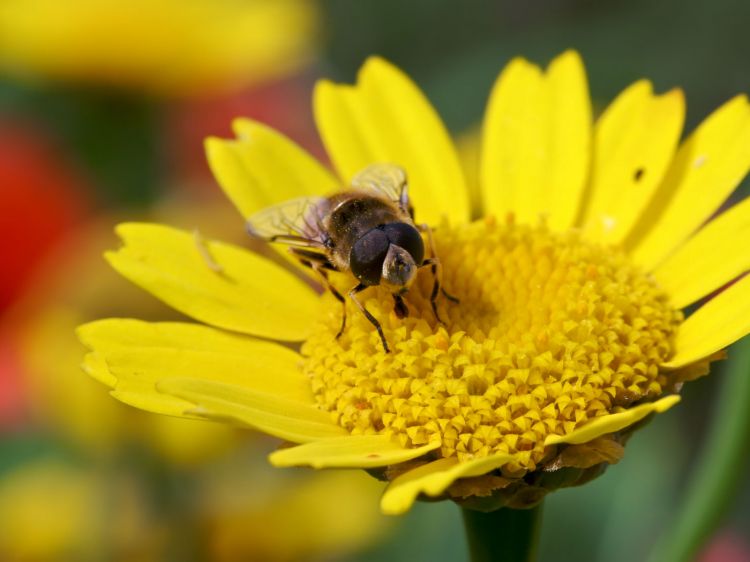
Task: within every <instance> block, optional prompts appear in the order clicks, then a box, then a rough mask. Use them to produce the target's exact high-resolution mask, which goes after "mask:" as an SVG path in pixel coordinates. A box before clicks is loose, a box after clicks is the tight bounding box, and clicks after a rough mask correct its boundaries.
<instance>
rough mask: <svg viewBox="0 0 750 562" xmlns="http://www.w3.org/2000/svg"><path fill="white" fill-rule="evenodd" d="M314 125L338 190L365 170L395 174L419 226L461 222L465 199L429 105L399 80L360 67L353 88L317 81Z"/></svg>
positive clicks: (370, 63) (376, 66)
mask: <svg viewBox="0 0 750 562" xmlns="http://www.w3.org/2000/svg"><path fill="white" fill-rule="evenodd" d="M313 106H314V111H315V120H316V122H317V124H318V129H319V130H320V134H321V137H322V138H323V143H324V144H325V146H326V149H327V150H328V154H329V155H330V156H331V160H332V161H333V164H334V165H335V167H336V169H337V170H338V172H339V174H340V175H341V177H342V178H343V180H344V182H345V183H347V184H348V183H349V182H351V180H352V178H353V177H354V175H355V174H356V173H357V172H359V171H361V170H362V169H363V168H365V167H366V166H368V165H369V164H373V163H379V162H383V163H393V164H398V165H400V166H402V167H403V168H404V169H405V170H406V173H407V175H408V179H409V193H410V196H411V199H412V202H413V203H414V207H415V209H416V218H417V221H419V222H429V223H432V224H435V223H438V222H439V221H440V219H441V217H442V216H444V215H445V216H447V217H448V218H450V219H452V220H455V221H457V222H465V221H466V220H468V218H469V197H468V193H467V190H466V185H465V182H464V176H463V172H462V170H461V166H460V164H459V160H458V155H457V154H456V150H455V147H454V146H453V141H452V140H451V138H450V136H449V134H448V131H447V130H446V128H445V126H444V125H443V123H442V121H441V120H440V117H439V116H438V115H437V113H436V112H435V110H434V109H433V107H432V105H431V104H430V102H429V101H428V100H427V98H426V97H425V96H424V94H423V93H422V92H421V91H420V90H419V88H418V87H417V86H416V85H415V84H414V82H412V81H411V79H409V77H408V76H406V75H405V74H404V73H403V72H401V71H400V70H399V69H397V68H396V67H395V66H393V65H392V64H390V63H388V62H386V61H384V60H383V59H380V58H377V57H373V58H370V59H368V60H367V62H365V64H364V65H363V67H362V69H361V70H360V72H359V76H358V81H357V85H356V86H347V85H337V84H333V83H332V82H329V81H326V80H323V81H321V82H319V83H318V84H317V86H316V88H315V95H314V100H313Z"/></svg>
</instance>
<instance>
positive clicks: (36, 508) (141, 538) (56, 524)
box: [0, 458, 160, 562]
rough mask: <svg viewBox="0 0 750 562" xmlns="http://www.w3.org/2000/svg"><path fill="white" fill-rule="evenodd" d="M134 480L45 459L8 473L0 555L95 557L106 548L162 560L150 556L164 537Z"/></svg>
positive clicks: (0, 494) (1, 495)
mask: <svg viewBox="0 0 750 562" xmlns="http://www.w3.org/2000/svg"><path fill="white" fill-rule="evenodd" d="M132 484H133V483H132V481H130V480H128V479H127V478H123V477H118V478H114V479H109V480H108V479H107V478H105V477H104V476H103V475H102V474H101V473H99V472H96V471H94V470H91V469H87V468H82V467H77V466H74V465H71V464H67V463H64V462H62V461H59V460H54V459H44V458H43V459H40V460H36V461H33V462H29V463H26V464H23V465H21V466H19V467H16V468H14V469H13V470H10V471H5V472H3V474H2V478H0V559H2V560H8V561H12V562H14V561H27V560H28V561H35V562H43V561H47V560H49V561H52V560H94V559H98V558H99V557H100V556H101V555H102V554H101V553H102V552H105V551H106V552H108V553H110V554H114V553H117V555H116V556H114V557H113V558H112V559H113V560H123V561H124V560H132V561H135V560H152V559H153V560H158V559H160V558H157V557H154V558H151V557H148V556H146V553H147V552H151V551H153V550H154V548H155V544H154V543H155V542H157V541H158V540H160V538H159V537H158V534H157V533H154V532H153V531H152V528H151V525H152V523H153V522H152V521H150V520H149V516H148V509H147V507H146V502H147V500H146V498H145V497H144V496H143V494H142V493H135V492H138V490H134V488H133V485H132ZM105 491H106V495H104V492H105ZM105 542H106V544H105Z"/></svg>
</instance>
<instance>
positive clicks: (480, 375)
mask: <svg viewBox="0 0 750 562" xmlns="http://www.w3.org/2000/svg"><path fill="white" fill-rule="evenodd" d="M434 239H435V246H436V253H437V255H438V256H439V258H440V260H441V262H442V264H443V268H442V269H443V275H442V281H443V284H444V286H445V288H446V290H447V291H448V292H449V293H451V294H453V295H455V296H456V297H457V298H458V299H459V300H460V302H459V303H454V302H451V301H450V300H448V299H446V298H443V297H442V296H441V297H440V298H439V299H438V312H439V316H440V318H441V319H442V322H441V321H439V320H438V319H437V318H436V317H435V314H434V312H433V310H432V307H431V305H430V300H429V297H430V294H431V291H432V287H433V281H434V280H433V276H432V273H431V271H430V268H428V267H425V268H422V269H420V270H419V274H418V278H417V281H416V282H415V284H414V285H413V286H412V287H411V289H410V291H409V293H408V294H407V295H406V302H407V304H408V307H409V316H408V317H406V318H402V319H399V318H398V317H397V316H396V314H395V313H394V312H393V298H392V296H391V295H390V294H389V293H388V291H387V290H386V289H385V288H382V287H372V288H370V289H367V290H366V291H365V292H363V293H361V301H362V302H363V303H364V305H365V306H366V307H367V309H368V310H369V311H370V312H371V313H372V314H373V315H374V316H375V317H376V318H377V319H378V320H379V322H380V323H381V325H382V328H383V332H384V334H385V337H386V339H387V340H388V343H389V345H390V347H391V349H392V352H391V353H385V352H384V350H383V348H382V345H381V342H380V338H379V337H378V335H377V333H376V331H375V329H374V327H373V325H372V324H371V323H370V322H369V321H368V320H367V319H366V318H365V316H364V315H363V314H362V313H361V312H360V311H359V310H358V309H357V308H356V306H355V305H354V303H352V302H347V304H346V307H347V310H346V312H347V325H346V328H345V330H344V332H343V334H342V335H341V336H340V337H339V338H338V339H337V338H336V334H337V333H338V331H339V328H340V324H341V314H342V306H341V303H339V302H338V301H337V300H335V299H334V298H333V297H332V295H330V294H325V295H324V296H323V299H324V302H325V306H324V312H323V314H322V316H321V318H320V320H319V323H318V325H317V326H316V327H315V329H314V330H313V336H311V337H310V338H309V339H308V341H307V342H305V344H304V345H303V348H302V352H303V355H304V365H303V368H304V370H305V372H306V373H307V375H308V376H309V377H310V380H311V384H312V388H313V392H314V394H315V397H316V400H317V402H318V404H319V406H320V408H322V409H324V410H328V411H330V412H331V415H332V416H333V417H334V419H335V420H336V422H337V423H338V424H339V425H341V426H342V427H343V428H345V429H346V430H347V431H349V432H350V433H351V434H352V435H361V434H388V435H391V436H393V437H395V438H396V439H398V440H399V441H400V442H401V444H402V445H403V446H409V447H411V446H414V447H417V446H421V445H424V444H427V443H432V442H435V441H438V442H439V443H440V444H441V447H440V449H438V451H437V454H438V455H439V456H442V457H458V459H459V460H466V459H470V458H476V457H482V456H486V455H490V454H494V453H508V454H512V455H513V456H514V457H515V458H516V459H517V466H512V467H509V468H510V469H511V470H519V471H532V470H535V469H536V468H537V466H539V465H540V463H542V462H543V461H544V458H545V447H544V440H545V438H546V437H547V436H549V435H564V434H567V433H570V432H571V431H573V430H574V429H576V428H578V427H580V426H581V425H583V424H585V423H586V422H587V421H589V420H591V419H594V418H596V417H599V416H602V415H606V414H610V413H616V412H619V411H622V410H623V409H625V408H626V407H628V406H630V405H632V404H633V403H635V402H639V401H642V400H647V399H653V398H655V397H657V396H658V395H660V394H662V392H663V391H664V390H665V388H666V387H667V385H668V384H669V379H668V375H667V373H664V372H662V371H660V369H659V365H660V364H662V363H664V362H665V361H666V360H667V359H668V358H669V357H670V355H671V353H672V345H673V338H674V335H675V333H676V330H677V327H678V326H679V324H680V322H681V321H682V319H683V317H682V315H681V312H679V311H677V310H675V309H673V308H672V307H671V306H670V305H669V302H668V299H667V297H666V295H665V294H664V293H663V292H662V291H661V290H660V289H659V287H658V286H657V285H656V283H655V282H654V280H653V279H651V278H650V277H648V276H647V275H645V274H644V273H643V272H641V271H640V270H639V269H638V268H637V267H635V266H634V265H633V264H631V263H630V262H629V261H628V259H627V256H626V255H625V254H624V253H622V252H621V251H619V250H618V249H616V248H613V247H606V246H600V245H596V244H593V243H590V242H587V241H585V240H584V239H582V237H581V236H580V234H579V233H578V232H577V231H574V230H572V231H568V232H565V233H553V232H551V231H549V230H548V229H547V228H546V227H545V226H544V225H543V224H542V225H539V226H529V225H520V224H516V223H514V221H513V220H512V218H510V219H509V220H507V221H495V220H491V219H486V220H482V221H478V222H475V223H472V224H469V225H462V226H458V227H450V226H448V225H442V226H440V227H439V228H436V229H435V231H434ZM334 283H336V284H337V286H340V287H341V288H342V289H348V288H349V285H351V284H352V280H351V279H349V278H348V277H347V276H345V275H343V274H342V275H339V276H338V277H337V278H336V279H334Z"/></svg>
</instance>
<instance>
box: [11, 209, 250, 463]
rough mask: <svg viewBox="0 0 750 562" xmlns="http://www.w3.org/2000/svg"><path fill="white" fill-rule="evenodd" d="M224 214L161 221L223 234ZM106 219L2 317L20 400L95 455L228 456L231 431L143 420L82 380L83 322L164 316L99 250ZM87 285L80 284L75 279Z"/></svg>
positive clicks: (61, 254)
mask: <svg viewBox="0 0 750 562" xmlns="http://www.w3.org/2000/svg"><path fill="white" fill-rule="evenodd" d="M226 210H227V209H226V208H225V207H224V206H222V207H217V205H216V204H214V203H208V204H201V205H197V204H189V205H188V204H172V205H170V206H169V207H168V208H164V209H162V210H160V211H157V214H158V215H159V216H168V217H171V220H177V221H183V222H184V223H185V224H193V222H194V221H195V220H197V219H195V218H194V217H195V216H196V214H197V213H200V216H201V217H202V222H203V224H204V225H209V224H210V223H212V222H213V224H214V229H215V231H217V232H222V233H224V235H225V236H230V237H231V230H230V229H227V228H222V227H221V225H222V224H229V223H228V222H227V221H226V220H225V215H226ZM109 225H110V220H109V219H99V220H97V221H92V222H91V223H90V224H87V225H84V226H82V227H81V228H80V229H79V231H78V232H76V233H74V234H72V235H71V236H69V238H68V239H66V240H65V241H64V242H63V243H62V244H61V245H60V247H59V248H58V249H57V251H56V252H55V253H54V254H53V255H52V256H51V257H50V259H49V260H48V261H47V262H46V263H45V264H44V265H43V267H42V268H41V270H40V271H39V272H38V274H37V276H36V278H37V281H36V282H35V283H34V284H32V286H31V287H30V288H29V289H28V290H27V294H26V296H25V298H24V299H23V301H22V303H21V304H20V305H19V306H18V307H17V308H16V309H15V310H14V311H13V315H12V317H10V318H7V319H5V321H4V323H3V324H4V325H3V330H2V332H3V333H7V334H8V337H10V338H12V341H14V342H15V345H16V347H17V354H18V359H19V365H20V367H21V369H22V371H23V376H24V378H25V380H24V382H25V386H26V399H27V401H28V402H29V405H30V406H31V414H32V415H33V418H34V420H36V421H37V422H38V423H41V424H42V425H43V426H44V427H46V428H47V429H48V430H51V431H53V432H55V433H57V434H58V435H60V436H63V437H65V438H67V439H72V440H73V441H75V442H77V443H79V444H80V445H84V446H86V447H90V448H92V449H93V450H99V451H114V450H116V449H118V448H120V447H123V446H124V445H125V444H126V443H139V444H141V446H144V445H145V446H147V447H149V448H150V449H151V450H152V451H154V452H156V453H158V454H159V455H162V456H163V457H165V458H166V459H168V460H169V461H170V462H177V463H188V464H190V463H194V462H199V461H203V460H205V459H206V458H209V457H212V456H215V455H216V454H218V453H221V452H223V451H226V450H227V449H228V448H229V447H231V446H232V445H233V444H235V442H236V441H237V437H238V436H237V434H236V432H235V431H233V430H232V429H231V428H229V427H227V426H223V425H220V424H206V423H200V422H196V421H194V420H185V419H179V418H173V417H172V418H170V417H166V416H153V415H144V414H142V413H139V412H137V411H134V410H133V409H132V408H126V407H123V406H122V405H121V404H118V403H117V402H115V401H113V400H112V399H111V398H110V397H109V396H107V394H106V392H102V387H101V385H98V384H96V383H95V382H94V381H92V380H91V379H89V378H88V377H85V376H83V377H82V376H81V369H80V358H81V353H82V351H83V348H82V346H81V344H80V343H79V342H78V341H77V340H76V338H75V334H74V330H75V327H76V326H77V325H79V324H80V323H81V322H85V321H88V320H90V319H93V318H97V317H99V316H100V315H101V314H102V313H103V312H105V311H106V313H108V314H115V315H116V314H125V313H126V312H128V313H130V312H132V311H133V310H137V311H139V312H138V313H139V315H141V316H145V317H163V316H164V314H169V310H168V309H167V308H166V307H164V306H163V305H161V304H160V303H159V302H158V301H156V300H154V299H152V298H150V297H148V296H147V295H144V294H143V293H142V292H140V291H138V290H137V289H135V288H134V287H133V286H132V285H130V284H129V283H126V282H123V281H122V279H121V278H119V277H118V276H116V275H113V274H112V272H111V270H110V269H109V268H108V267H107V266H106V263H105V262H104V261H103V260H102V259H101V252H102V251H103V250H104V249H105V248H107V247H109V246H111V245H112V243H114V237H113V236H112V234H111V229H110V227H109ZM82 278H85V279H86V282H85V283H82V282H81V279H82Z"/></svg>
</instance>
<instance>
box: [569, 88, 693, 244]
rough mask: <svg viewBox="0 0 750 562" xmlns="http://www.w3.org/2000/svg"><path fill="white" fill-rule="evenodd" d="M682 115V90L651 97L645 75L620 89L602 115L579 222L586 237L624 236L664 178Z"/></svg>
mask: <svg viewBox="0 0 750 562" xmlns="http://www.w3.org/2000/svg"><path fill="white" fill-rule="evenodd" d="M684 120H685V98H684V95H683V93H682V91H680V90H672V91H670V92H667V93H666V94H663V95H660V96H655V95H654V94H653V91H652V87H651V83H650V82H648V81H645V80H641V81H639V82H636V83H635V84H633V85H632V86H630V87H629V88H627V89H625V91H623V92H622V93H621V94H620V95H619V96H618V97H617V99H615V101H614V102H612V105H610V106H609V107H608V108H607V110H606V111H605V112H604V113H603V114H602V116H601V118H600V119H599V121H598V122H597V124H596V129H595V131H594V162H593V168H592V178H591V185H590V186H589V190H590V194H591V198H590V201H589V204H588V205H587V208H586V211H585V215H584V223H583V226H584V229H585V230H586V232H587V234H588V236H589V237H591V238H593V239H595V240H599V241H601V242H604V243H613V244H616V243H619V242H621V241H622V240H623V239H624V238H625V237H626V236H627V235H628V233H629V232H630V230H631V229H632V228H633V226H634V225H635V223H636V222H637V220H638V219H639V218H640V216H641V214H642V213H643V210H644V209H645V208H646V207H647V206H648V204H649V202H650V201H651V199H652V197H653V196H654V193H655V192H656V189H657V187H658V186H659V183H660V182H661V180H662V178H663V177H664V174H665V172H666V170H667V167H668V166H669V163H670V161H671V160H672V157H673V156H674V152H675V149H676V147H677V143H678V141H679V139H680V133H681V131H682V126H683V123H684Z"/></svg>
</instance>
